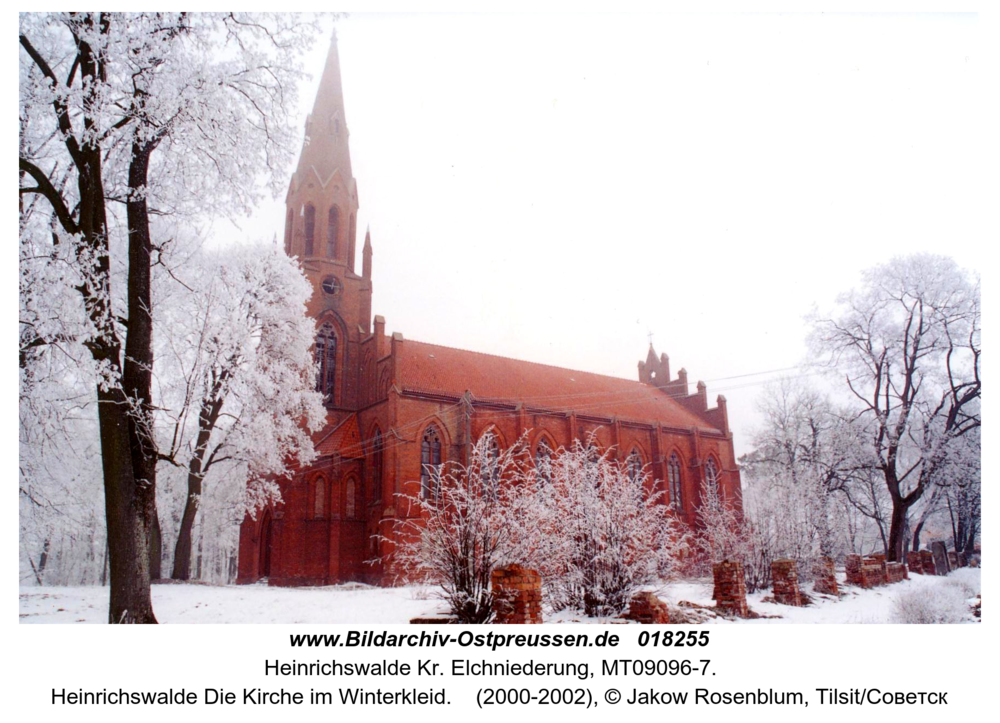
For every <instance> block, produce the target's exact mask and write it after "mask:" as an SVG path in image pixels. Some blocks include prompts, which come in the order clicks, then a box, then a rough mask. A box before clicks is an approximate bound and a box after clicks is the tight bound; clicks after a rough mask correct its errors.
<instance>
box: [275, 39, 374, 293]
mask: <svg viewBox="0 0 1000 723" xmlns="http://www.w3.org/2000/svg"><path fill="white" fill-rule="evenodd" d="M348 137H349V134H348V130H347V117H346V114H345V112H344V92H343V87H342V84H341V78H340V57H339V54H338V52H337V35H336V33H334V34H333V37H332V38H331V40H330V50H329V52H328V53H327V57H326V65H325V66H324V68H323V74H322V76H321V78H320V84H319V90H318V91H317V93H316V100H315V102H314V103H313V109H312V113H310V114H309V117H308V118H307V119H306V126H305V138H304V139H303V143H302V152H301V154H300V155H299V163H298V167H297V168H296V171H295V175H293V176H292V180H291V183H290V184H289V187H288V196H287V199H286V204H287V211H286V213H287V214H288V218H287V219H286V226H285V234H286V238H285V248H286V249H287V250H288V251H289V252H290V253H291V254H293V255H295V256H298V257H299V258H302V259H304V260H305V259H313V258H315V259H320V260H323V261H328V262H332V263H337V264H341V265H346V266H347V268H348V271H349V272H352V273H353V272H354V250H355V244H356V239H355V237H356V235H357V232H356V223H357V214H358V189H357V182H356V181H355V180H354V174H353V173H352V171H351V153H350V149H349V147H348Z"/></svg>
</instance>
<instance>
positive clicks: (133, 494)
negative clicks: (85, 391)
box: [98, 389, 156, 623]
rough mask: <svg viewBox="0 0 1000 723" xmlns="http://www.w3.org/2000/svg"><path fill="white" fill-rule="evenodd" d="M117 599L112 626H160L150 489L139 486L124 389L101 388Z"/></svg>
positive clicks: (107, 502)
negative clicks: (152, 585) (152, 568)
mask: <svg viewBox="0 0 1000 723" xmlns="http://www.w3.org/2000/svg"><path fill="white" fill-rule="evenodd" d="M98 402H99V404H98V419H99V421H100V428H101V461H102V464H103V467H104V501H105V507H106V510H107V525H108V557H109V562H110V573H111V575H110V578H111V598H110V605H109V608H108V622H109V623H155V622H156V617H155V616H154V615H153V601H152V598H151V597H150V591H149V547H148V541H149V529H148V528H149V519H150V518H149V511H150V508H151V506H150V505H149V501H148V499H147V498H148V497H149V491H148V490H145V489H144V488H143V487H141V486H140V485H137V484H135V481H134V477H133V476H132V459H131V449H130V447H129V433H128V426H129V420H128V415H127V413H126V412H125V409H126V404H125V400H124V396H123V395H122V393H121V391H120V390H114V389H109V390H107V391H101V390H98Z"/></svg>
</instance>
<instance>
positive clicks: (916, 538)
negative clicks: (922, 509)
mask: <svg viewBox="0 0 1000 723" xmlns="http://www.w3.org/2000/svg"><path fill="white" fill-rule="evenodd" d="M923 529H924V521H923V520H920V522H918V523H917V526H916V527H915V528H913V544H912V545H911V547H912V548H913V551H914V552H916V551H918V550H919V549H920V533H921V532H922V531H923Z"/></svg>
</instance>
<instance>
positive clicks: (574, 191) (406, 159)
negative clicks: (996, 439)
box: [215, 14, 986, 454]
mask: <svg viewBox="0 0 1000 723" xmlns="http://www.w3.org/2000/svg"><path fill="white" fill-rule="evenodd" d="M337 32H338V38H339V48H340V62H341V70H342V73H343V86H344V95H345V104H346V115H347V119H346V120H347V125H348V128H349V131H350V147H351V158H352V163H353V167H354V175H355V177H356V178H357V181H358V193H359V198H360V206H361V207H360V211H359V215H358V255H357V257H358V258H359V259H360V256H361V254H360V246H361V243H362V241H363V237H364V229H365V227H366V226H367V225H368V224H370V225H371V231H372V243H373V246H374V264H373V266H374V273H373V278H374V301H373V313H375V314H381V315H383V316H385V318H386V330H387V331H400V332H402V333H403V334H404V336H405V337H406V338H411V339H419V340H422V341H428V342H433V343H438V344H445V345H448V346H455V347H459V348H464V349H473V350H476V351H483V352H488V353H495V354H502V355H504V356H510V357H515V358H520V359H527V360H531V361H537V362H543V363H548V364H555V365H558V366H564V367H569V368H575V369H582V370H587V371H592V372H598V373H603V374H610V375H615V376H620V377H625V378H630V379H635V378H637V377H636V362H637V361H638V360H639V359H644V358H645V356H646V349H647V346H648V336H647V334H648V332H652V333H653V343H654V345H655V347H656V350H657V352H666V353H667V354H669V355H670V359H671V368H672V370H673V372H674V374H676V370H677V369H679V368H680V367H685V368H686V369H687V370H688V373H689V379H690V380H691V382H692V391H693V386H694V384H693V383H694V382H695V381H696V380H699V379H703V380H705V381H706V382H708V392H709V399H710V400H714V399H715V396H716V394H718V393H722V394H725V395H726V397H727V399H728V400H729V410H730V422H731V425H732V427H733V431H734V434H735V442H736V451H737V454H741V453H743V452H745V451H747V449H748V443H749V433H750V430H751V429H752V427H753V425H754V423H755V413H754V406H753V405H754V397H755V396H756V395H757V393H758V392H759V391H760V382H761V381H763V380H764V379H766V378H769V377H771V376H774V374H769V375H761V376H754V377H742V375H747V374H754V373H758V372H764V371H768V370H777V369H785V368H789V367H794V366H796V365H797V364H799V363H800V362H801V361H802V360H803V359H804V357H805V352H806V347H805V336H806V333H807V331H808V325H807V323H806V321H805V319H804V316H805V315H806V314H807V313H808V312H809V311H810V309H811V308H812V307H813V306H814V305H818V307H819V309H821V310H823V309H827V310H828V309H829V308H830V307H831V306H832V304H833V302H834V299H835V297H836V295H837V293H839V292H841V291H845V290H847V289H849V288H850V287H851V286H853V285H855V284H857V283H858V281H859V280H860V272H861V271H862V270H863V269H865V268H867V267H870V266H872V265H874V264H877V263H880V262H884V261H887V260H888V259H890V258H891V257H892V256H895V255H899V254H904V253H910V252H934V253H947V254H949V255H952V256H954V257H955V258H956V259H957V260H958V261H959V263H960V264H962V265H963V266H966V267H970V268H974V267H975V266H976V263H977V256H976V254H975V251H974V249H975V248H976V246H977V245H981V244H983V243H985V241H986V229H985V226H984V225H983V224H982V223H981V215H982V211H981V209H982V208H983V205H984V203H985V198H984V190H983V188H984V187H983V185H982V183H981V179H980V178H979V173H980V172H979V170H978V166H979V164H980V160H979V159H980V154H981V149H979V147H978V142H979V139H980V138H981V135H980V133H979V130H980V129H979V126H978V125H977V124H978V123H979V122H980V121H979V118H980V117H981V115H982V113H981V109H980V108H979V107H978V100H977V96H980V95H981V90H980V89H978V88H977V85H976V78H975V72H976V56H975V54H974V50H975V46H976V42H977V40H976V36H977V32H978V31H977V26H976V18H975V16H973V15H923V16H917V15H912V16H886V15H879V16H874V15H873V16H866V15H844V16H831V15H794V16H784V15H742V16H712V17H709V16H692V15H659V16H640V15H621V16H615V15H588V16H567V15H502V16H497V15H422V16H421V15H405V16H402V15H378V16H376V15H367V14H355V15H352V16H350V17H348V18H345V19H343V20H341V21H340V22H339V23H338V31H337ZM326 50H327V41H326V39H325V38H324V39H323V40H322V41H320V42H319V43H318V44H317V47H316V48H315V50H314V52H313V53H312V54H311V55H310V57H309V58H308V59H307V66H308V68H309V69H310V70H311V71H312V72H313V73H314V77H313V79H312V82H311V83H308V84H306V85H305V86H304V87H303V91H302V104H301V105H302V107H301V109H300V120H301V122H300V124H299V127H300V128H301V127H302V126H303V124H304V121H305V115H306V114H307V113H308V111H309V109H310V108H311V105H312V102H313V99H314V97H315V89H316V85H317V84H318V82H319V73H320V71H321V70H322V67H323V59H324V57H325V54H326ZM291 171H292V169H291V168H290V169H289V170H288V173H289V175H290V174H291ZM283 212H284V199H283V198H279V199H277V200H276V201H274V202H270V203H267V204H265V205H263V206H262V207H261V208H260V210H259V212H258V213H257V214H255V216H254V217H253V218H252V219H249V220H247V221H246V222H245V223H244V224H243V228H244V229H245V231H243V232H240V233H232V232H229V231H228V230H222V229H217V238H216V239H215V241H216V242H218V243H224V242H226V241H230V240H240V241H244V240H257V241H266V242H270V240H271V238H272V236H273V234H275V233H277V234H278V236H279V241H280V237H281V233H282V228H283ZM359 270H360V269H359ZM787 373H791V374H794V373H795V372H787ZM735 376H741V378H739V379H731V377H735Z"/></svg>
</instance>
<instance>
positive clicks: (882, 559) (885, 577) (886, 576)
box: [871, 554, 889, 585]
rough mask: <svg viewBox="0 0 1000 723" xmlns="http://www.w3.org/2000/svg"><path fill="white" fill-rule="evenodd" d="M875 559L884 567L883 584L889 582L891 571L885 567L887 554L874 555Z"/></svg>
mask: <svg viewBox="0 0 1000 723" xmlns="http://www.w3.org/2000/svg"><path fill="white" fill-rule="evenodd" d="M871 557H872V559H873V560H878V563H879V565H880V566H881V567H882V584H883V585H888V584H889V573H888V572H887V571H886V569H885V564H886V563H885V555H881V554H880V555H872V556H871Z"/></svg>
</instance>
